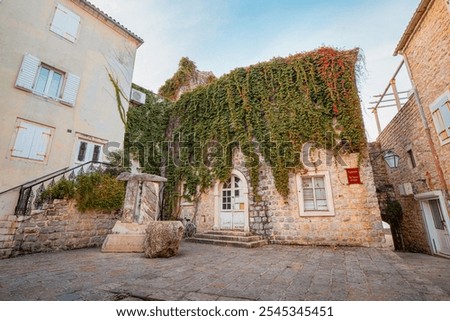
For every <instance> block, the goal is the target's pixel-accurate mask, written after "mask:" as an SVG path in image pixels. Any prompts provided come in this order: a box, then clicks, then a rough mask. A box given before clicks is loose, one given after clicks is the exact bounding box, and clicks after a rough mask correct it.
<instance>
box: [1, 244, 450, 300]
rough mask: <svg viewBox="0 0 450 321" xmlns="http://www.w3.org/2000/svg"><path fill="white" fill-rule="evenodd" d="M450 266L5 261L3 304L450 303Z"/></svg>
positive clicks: (391, 259) (296, 259) (404, 257)
mask: <svg viewBox="0 0 450 321" xmlns="http://www.w3.org/2000/svg"><path fill="white" fill-rule="evenodd" d="M449 267H450V260H448V259H444V258H439V257H432V256H427V255H422V254H410V253H400V254H399V255H397V253H395V252H392V251H390V250H389V249H372V248H351V247H342V248H329V247H302V246H281V245H269V246H265V247H262V248H257V249H241V248H229V247H218V246H211V245H204V244H194V243H182V245H181V248H180V253H179V255H178V256H176V257H172V258H169V259H147V258H145V257H144V256H143V255H142V254H124V253H119V254H117V253H101V252H100V250H99V249H98V248H93V249H82V250H73V251H65V252H58V253H38V254H33V255H26V256H21V257H16V258H12V259H5V260H0V300H3V301H7V300H171V301H174V300H292V301H300V300H385V301H391V300H450V286H449V284H450V269H449Z"/></svg>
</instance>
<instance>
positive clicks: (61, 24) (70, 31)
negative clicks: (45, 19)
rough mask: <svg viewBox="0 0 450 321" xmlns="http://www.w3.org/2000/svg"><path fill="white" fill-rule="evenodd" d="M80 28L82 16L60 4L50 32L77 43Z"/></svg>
mask: <svg viewBox="0 0 450 321" xmlns="http://www.w3.org/2000/svg"><path fill="white" fill-rule="evenodd" d="M79 28H80V16H78V15H76V14H75V13H73V12H72V11H70V10H69V9H67V8H66V7H64V6H63V5H61V4H58V5H57V6H56V10H55V14H54V16H53V20H52V23H51V25H50V30H51V31H53V32H54V33H56V34H58V35H60V36H61V37H64V38H65V39H67V40H69V41H71V42H75V41H76V40H77V38H78V30H79Z"/></svg>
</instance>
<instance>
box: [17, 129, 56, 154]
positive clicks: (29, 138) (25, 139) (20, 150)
mask: <svg viewBox="0 0 450 321" xmlns="http://www.w3.org/2000/svg"><path fill="white" fill-rule="evenodd" d="M17 128H18V131H17V136H16V141H15V143H14V148H13V150H12V153H11V155H12V156H15V157H22V158H28V159H35V160H40V161H43V160H45V157H46V156H47V155H46V154H47V148H48V143H49V141H50V137H51V135H52V131H51V129H50V128H48V127H43V126H39V125H35V124H32V123H28V122H25V121H21V122H20V124H19V126H17Z"/></svg>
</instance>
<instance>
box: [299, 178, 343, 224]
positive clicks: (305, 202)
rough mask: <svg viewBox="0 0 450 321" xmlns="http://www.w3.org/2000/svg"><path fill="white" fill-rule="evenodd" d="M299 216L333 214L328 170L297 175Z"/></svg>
mask: <svg viewBox="0 0 450 321" xmlns="http://www.w3.org/2000/svg"><path fill="white" fill-rule="evenodd" d="M297 184H298V195H299V209H300V216H332V215H334V205H333V197H332V194H331V184H330V177H329V173H328V172H318V173H315V174H314V175H308V176H297Z"/></svg>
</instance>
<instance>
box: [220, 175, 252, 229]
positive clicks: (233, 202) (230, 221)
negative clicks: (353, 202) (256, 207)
mask: <svg viewBox="0 0 450 321" xmlns="http://www.w3.org/2000/svg"><path fill="white" fill-rule="evenodd" d="M245 202H247V200H246V199H245V195H244V193H243V182H242V181H241V179H239V177H237V176H234V175H233V176H231V178H230V179H229V180H228V181H226V182H225V183H223V185H222V191H221V203H220V213H219V214H220V215H219V216H220V228H221V229H244V227H245Z"/></svg>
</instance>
